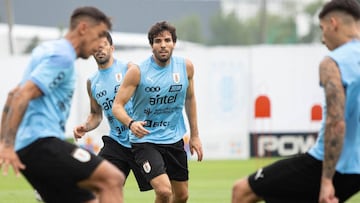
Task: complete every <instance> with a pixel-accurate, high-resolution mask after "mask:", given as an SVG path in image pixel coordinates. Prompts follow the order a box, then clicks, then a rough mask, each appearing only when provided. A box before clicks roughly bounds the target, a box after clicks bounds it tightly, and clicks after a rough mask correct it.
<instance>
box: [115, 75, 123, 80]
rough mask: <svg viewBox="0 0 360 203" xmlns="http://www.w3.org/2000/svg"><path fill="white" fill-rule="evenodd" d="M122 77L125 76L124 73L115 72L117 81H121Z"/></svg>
mask: <svg viewBox="0 0 360 203" xmlns="http://www.w3.org/2000/svg"><path fill="white" fill-rule="evenodd" d="M122 78H123V75H122V73H116V74H115V79H116V82H121V80H122Z"/></svg>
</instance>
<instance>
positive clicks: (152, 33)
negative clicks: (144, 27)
mask: <svg viewBox="0 0 360 203" xmlns="http://www.w3.org/2000/svg"><path fill="white" fill-rule="evenodd" d="M164 31H169V32H170V34H171V37H172V40H173V42H176V39H177V36H176V28H175V27H174V26H172V25H171V24H170V23H168V22H166V21H162V22H157V23H156V24H155V25H153V26H152V27H151V28H150V30H149V32H148V39H149V43H150V44H151V45H153V43H154V38H155V37H157V36H158V35H159V34H160V33H162V32H164Z"/></svg>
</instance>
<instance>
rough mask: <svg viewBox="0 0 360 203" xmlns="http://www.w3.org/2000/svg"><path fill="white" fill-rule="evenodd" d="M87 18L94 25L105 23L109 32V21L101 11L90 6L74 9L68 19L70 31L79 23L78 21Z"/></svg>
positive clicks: (110, 25)
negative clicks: (92, 21)
mask: <svg viewBox="0 0 360 203" xmlns="http://www.w3.org/2000/svg"><path fill="white" fill-rule="evenodd" d="M83 17H88V18H91V19H92V20H94V21H95V22H96V23H101V22H103V23H105V25H107V27H108V29H109V30H111V27H112V24H111V21H110V19H109V17H107V16H106V15H105V14H104V13H103V12H102V11H100V10H99V9H97V8H95V7H92V6H84V7H79V8H77V9H75V10H74V11H73V13H72V15H71V18H70V29H74V28H75V27H76V26H77V24H78V23H79V19H81V18H83Z"/></svg>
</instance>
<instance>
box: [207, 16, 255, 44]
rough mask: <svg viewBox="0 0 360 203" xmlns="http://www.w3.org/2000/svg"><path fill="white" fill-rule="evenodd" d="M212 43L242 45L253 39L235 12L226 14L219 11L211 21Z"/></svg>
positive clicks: (210, 42)
mask: <svg viewBox="0 0 360 203" xmlns="http://www.w3.org/2000/svg"><path fill="white" fill-rule="evenodd" d="M210 29H211V38H210V41H209V44H210V45H240V44H245V43H246V42H249V41H251V39H248V37H249V35H248V34H247V31H248V30H246V28H245V27H244V26H243V25H242V24H241V23H240V21H239V20H238V18H237V16H236V14H235V13H234V12H232V13H230V14H228V15H224V14H223V13H221V12H219V13H217V14H216V15H214V16H213V17H212V18H211V21H210Z"/></svg>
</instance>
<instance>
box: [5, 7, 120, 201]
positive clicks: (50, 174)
mask: <svg viewBox="0 0 360 203" xmlns="http://www.w3.org/2000/svg"><path fill="white" fill-rule="evenodd" d="M110 29H111V22H110V20H109V18H108V17H107V16H106V15H105V14H104V13H103V12H102V11H100V10H98V9H97V8H94V7H79V8H77V9H75V10H74V11H73V13H72V15H71V19H70V27H69V31H68V32H67V33H66V35H65V37H64V38H62V39H59V40H55V41H50V42H46V43H43V44H41V45H39V46H38V47H37V48H35V49H34V51H33V53H32V56H31V61H30V62H29V65H28V67H27V69H26V72H25V73H24V76H23V79H22V81H21V82H20V84H19V86H18V87H17V88H15V89H14V90H13V91H12V92H10V93H9V95H8V98H7V101H6V104H5V106H4V110H3V115H2V122H1V123H2V126H1V129H2V131H1V136H0V167H2V170H3V173H4V174H5V175H6V174H7V172H8V167H9V166H12V167H13V169H14V171H15V173H16V174H17V175H19V172H20V171H21V172H22V174H23V175H24V176H25V177H26V179H27V180H28V181H29V182H30V183H31V185H32V186H33V187H34V188H35V189H36V190H37V191H38V192H39V194H40V195H41V197H42V198H43V199H44V201H45V202H47V203H56V202H59V203H60V202H62V203H64V202H97V199H96V198H95V195H97V196H98V198H99V201H100V202H106V203H112V202H114V203H115V202H116V203H119V202H122V201H123V194H122V187H123V184H124V179H125V177H124V174H122V173H121V172H120V171H119V170H118V169H117V168H116V167H115V166H114V165H112V164H111V163H110V162H108V161H106V160H103V159H102V158H100V157H97V156H95V155H94V154H92V153H90V152H88V151H86V150H84V149H82V148H79V147H77V146H76V145H73V144H70V143H68V142H66V141H64V140H63V139H64V138H65V134H64V132H65V124H66V121H67V119H68V116H69V112H70V105H71V101H72V97H73V93H74V87H75V80H76V72H75V67H74V62H75V60H76V59H77V58H83V59H86V58H88V57H89V56H91V55H92V54H94V53H95V52H96V51H97V49H98V47H99V45H100V42H101V38H102V37H103V36H104V35H105V34H106V33H107V32H108V30H110Z"/></svg>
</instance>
